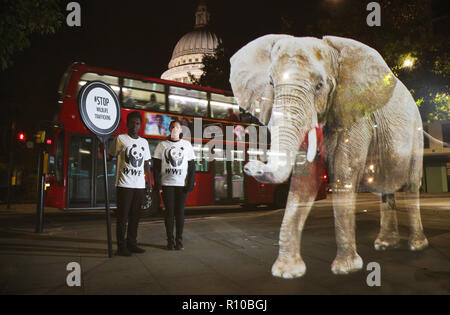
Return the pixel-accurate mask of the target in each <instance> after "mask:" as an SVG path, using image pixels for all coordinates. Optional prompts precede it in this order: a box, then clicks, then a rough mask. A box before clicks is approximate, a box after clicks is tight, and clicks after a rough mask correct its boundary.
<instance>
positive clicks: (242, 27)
mask: <svg viewBox="0 0 450 315" xmlns="http://www.w3.org/2000/svg"><path fill="white" fill-rule="evenodd" d="M339 1H345V0H315V1H311V0H310V1H303V0H295V1H280V0H278V1H248V0H247V1H244V0H241V1H235V0H231V1H217V0H209V1H207V4H208V9H209V11H210V13H211V28H212V29H213V31H214V32H215V33H216V34H217V35H218V36H220V37H221V38H223V40H224V42H225V44H226V49H228V50H229V51H230V52H232V53H233V52H235V51H236V50H238V49H239V48H240V47H242V46H243V45H245V44H246V43H247V42H249V41H251V40H253V39H255V38H257V37H259V36H262V35H265V34H270V33H282V32H283V27H282V23H281V16H285V15H289V16H291V17H294V19H295V27H296V32H297V34H298V36H309V35H316V34H308V25H310V24H312V23H314V20H315V19H317V17H319V16H321V15H323V14H328V13H329V12H324V10H331V11H333V10H338V9H339V7H338V6H337V4H336V3H335V2H339ZM63 2H64V1H63ZM68 2H70V1H65V3H68ZM78 2H79V3H80V5H81V8H82V16H81V23H82V26H81V27H68V26H67V25H66V24H65V21H64V24H63V26H62V27H61V28H60V29H59V31H58V32H57V33H56V34H55V35H50V36H46V37H43V36H37V35H36V36H34V37H33V38H32V42H31V47H30V48H27V49H25V50H24V51H23V52H21V53H19V54H17V55H16V57H15V58H14V65H13V66H12V67H11V68H9V69H8V70H7V71H5V72H4V73H0V80H1V81H0V83H1V87H0V93H1V94H0V104H2V106H5V105H6V106H8V107H10V106H13V107H16V108H19V114H20V115H23V117H24V119H23V120H22V121H23V122H22V124H25V125H26V126H27V127H28V128H36V121H37V120H39V119H52V116H53V113H54V111H55V109H56V100H57V98H56V96H57V94H56V92H57V86H58V82H59V80H60V78H61V75H62V74H63V72H64V71H65V69H66V68H67V66H69V65H70V64H71V63H72V62H74V61H83V62H85V63H87V64H89V65H95V66H99V67H104V68H109V69H113V70H119V71H123V72H130V73H138V74H144V75H147V76H150V77H156V78H159V77H160V75H161V74H162V73H163V72H164V71H165V70H166V69H167V65H168V63H169V60H170V58H171V54H172V50H173V48H174V46H175V44H176V43H177V41H178V40H179V39H180V38H181V37H182V36H183V35H184V34H186V33H188V32H189V31H191V30H192V29H193V26H194V22H195V17H194V13H195V11H196V8H197V5H198V3H199V1H198V0H184V1H168V0H163V1H154V0H152V1H137V0H128V1H113V0H108V1H105V0H101V1H100V0H89V1H78ZM363 2H364V3H369V2H370V1H363ZM324 3H327V5H324ZM67 14H68V12H67ZM367 14H368V12H367V11H364V10H362V11H361V20H362V21H363V22H365V20H366V16H367ZM33 124H34V126H33Z"/></svg>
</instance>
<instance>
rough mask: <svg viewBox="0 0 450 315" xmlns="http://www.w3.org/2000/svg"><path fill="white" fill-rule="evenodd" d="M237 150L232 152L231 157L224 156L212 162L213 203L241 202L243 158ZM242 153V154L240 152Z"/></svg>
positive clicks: (243, 195)
mask: <svg viewBox="0 0 450 315" xmlns="http://www.w3.org/2000/svg"><path fill="white" fill-rule="evenodd" d="M240 155H241V154H239V152H236V151H234V152H232V159H231V160H230V161H227V160H226V159H225V157H223V158H220V159H216V160H214V162H213V175H214V176H213V185H214V191H213V193H214V203H215V204H237V203H243V202H244V198H245V194H244V187H245V185H244V160H243V159H241V158H240ZM242 155H243V154H242Z"/></svg>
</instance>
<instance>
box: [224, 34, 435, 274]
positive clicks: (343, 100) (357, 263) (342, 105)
mask: <svg viewBox="0 0 450 315" xmlns="http://www.w3.org/2000/svg"><path fill="white" fill-rule="evenodd" d="M230 62H231V74H230V82H231V85H232V88H233V92H234V95H235V97H236V99H237V101H238V103H239V105H240V106H241V107H243V108H245V109H247V110H248V111H250V112H251V113H253V114H254V115H255V116H257V117H258V118H259V119H260V120H261V122H262V123H264V124H267V125H268V128H269V130H270V132H271V150H270V151H271V154H269V157H268V161H267V163H262V162H261V161H258V160H256V161H251V162H249V163H247V164H246V166H245V172H246V173H247V174H249V175H251V176H254V177H255V178H256V179H257V180H259V181H260V182H263V183H283V182H285V181H286V180H288V178H289V177H290V176H291V174H292V176H291V184H290V190H289V195H288V200H287V205H286V210H285V213H284V218H283V222H282V225H281V229H280V236H279V246H280V247H279V255H278V258H277V260H276V261H275V263H274V265H273V266H272V274H273V275H274V276H278V277H283V278H295V277H301V276H302V275H303V274H304V273H305V271H306V267H305V264H304V262H303V260H302V257H301V254H300V245H301V234H302V230H303V226H304V224H305V220H306V218H307V216H308V214H309V211H310V209H311V206H312V204H313V202H314V200H315V196H316V193H317V189H318V186H319V182H320V179H319V178H317V181H309V182H306V181H304V180H303V181H302V180H301V176H300V175H297V174H301V173H302V172H301V171H300V172H298V171H297V172H296V168H301V167H305V166H304V165H300V164H298V163H296V162H295V161H296V156H297V154H299V146H300V145H301V144H302V142H303V141H304V139H305V137H308V139H309V147H313V148H314V149H311V150H310V149H309V147H308V154H307V157H308V161H309V162H311V161H312V160H313V159H314V156H315V151H316V148H315V143H314V141H315V130H316V129H315V127H316V126H317V125H318V124H319V123H321V124H323V126H324V137H325V140H324V141H325V151H326V161H327V172H328V176H329V178H330V182H331V183H332V186H333V187H334V188H335V192H333V195H332V203H333V209H334V210H333V211H334V218H335V233H336V243H337V255H336V258H335V260H334V261H333V263H332V266H331V269H332V272H333V273H335V274H347V273H350V272H353V271H356V270H359V269H361V268H362V266H363V261H362V259H361V257H360V256H359V255H358V253H357V250H356V242H355V198H356V196H355V192H356V190H357V187H358V184H359V182H360V179H361V176H363V174H364V172H365V171H366V170H367V166H368V165H373V166H372V167H371V168H372V169H373V167H375V171H374V173H375V176H374V178H375V181H374V182H373V183H372V184H371V187H372V188H373V191H374V192H378V193H381V194H382V200H381V204H380V210H381V222H380V232H379V234H378V237H377V238H376V240H375V243H374V246H375V248H376V249H377V250H383V249H386V248H388V247H397V246H398V243H399V233H398V227H397V216H396V212H395V208H396V206H395V198H394V193H395V192H396V191H398V190H399V189H401V188H403V189H404V190H405V191H406V192H407V193H406V198H405V203H406V207H407V210H408V215H409V223H410V237H409V247H410V249H411V250H421V249H424V248H425V247H427V246H428V241H427V239H426V237H425V235H424V233H423V228H422V222H421V217H420V208H419V187H420V180H421V172H422V158H423V156H422V155H423V134H422V121H421V118H420V114H419V111H418V109H417V106H416V104H415V102H414V100H413V98H412V96H411V94H410V93H409V91H408V90H407V88H406V87H405V86H404V85H403V84H402V82H400V81H399V80H398V79H397V78H396V77H395V76H394V75H393V74H392V72H391V70H390V69H389V67H388V66H387V64H386V63H385V61H384V60H383V58H382V57H381V56H380V54H379V53H378V52H377V51H376V50H374V49H372V48H370V47H368V46H366V45H364V44H362V43H360V42H358V41H355V40H352V39H347V38H340V37H334V36H325V37H323V39H318V38H312V37H302V38H299V37H292V36H289V35H266V36H263V37H260V38H258V39H256V40H254V41H252V42H250V43H248V44H247V45H246V46H244V47H243V48H241V49H240V50H239V51H238V52H237V53H236V54H235V55H234V56H233V57H232V58H231V60H230Z"/></svg>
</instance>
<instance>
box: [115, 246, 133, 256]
mask: <svg viewBox="0 0 450 315" xmlns="http://www.w3.org/2000/svg"><path fill="white" fill-rule="evenodd" d="M117 255H118V256H125V257H129V256H131V252H130V251H129V250H128V248H126V247H122V248H119V249H117Z"/></svg>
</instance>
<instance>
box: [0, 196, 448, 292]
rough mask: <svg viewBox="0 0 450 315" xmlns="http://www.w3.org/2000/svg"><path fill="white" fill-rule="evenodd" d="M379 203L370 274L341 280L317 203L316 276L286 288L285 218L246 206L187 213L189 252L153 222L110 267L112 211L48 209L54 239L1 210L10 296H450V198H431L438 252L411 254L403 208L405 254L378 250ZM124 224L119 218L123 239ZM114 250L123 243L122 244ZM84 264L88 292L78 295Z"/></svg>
mask: <svg viewBox="0 0 450 315" xmlns="http://www.w3.org/2000/svg"><path fill="white" fill-rule="evenodd" d="M378 200H379V197H378V196H375V195H371V194H360V195H359V196H358V202H357V212H356V225H357V231H356V238H357V247H358V253H359V254H360V256H361V257H362V258H363V261H364V268H363V270H361V271H358V272H355V273H352V274H349V275H345V276H337V275H334V274H332V272H331V263H332V262H333V259H334V258H335V255H336V241H335V233H334V221H333V212H332V208H331V200H330V199H327V200H321V201H318V202H316V203H315V205H314V208H313V209H312V211H311V215H310V217H309V218H308V220H307V222H306V225H305V229H304V233H303V238H302V257H303V259H304V261H305V263H306V267H307V271H306V274H305V275H304V276H303V277H302V278H299V279H292V280H285V279H279V278H275V277H273V276H272V275H271V272H270V270H271V267H272V264H273V262H274V261H275V259H276V257H277V253H278V234H279V229H280V224H281V221H282V217H283V213H284V210H283V209H278V210H269V209H266V208H257V209H253V210H246V209H242V208H240V207H225V208H224V207H207V208H201V209H199V208H189V209H187V210H186V221H185V233H184V240H185V241H184V245H185V250H184V251H168V250H166V249H165V245H166V240H165V228H164V222H163V220H162V218H161V217H144V218H143V219H142V220H141V224H140V227H139V237H138V242H139V246H141V247H143V248H144V249H146V252H145V253H143V254H134V255H133V256H132V257H119V256H113V257H112V258H108V251H107V241H106V239H107V238H106V223H105V216H104V213H103V212H99V211H96V212H76V213H67V212H63V211H60V210H58V209H52V208H46V209H45V227H44V233H41V234H37V233H34V229H35V219H36V218H35V205H33V204H14V205H12V207H11V209H6V207H5V205H1V206H0V294H2V295H4V294H19V295H22V294H47V295H53V294H68V295H72V294H75V295H91V294H133V295H134V294H145V295H258V296H259V295H304V294H340V295H341V294H445V295H447V294H449V293H450V193H448V194H426V195H423V196H422V198H421V208H422V221H423V226H424V230H425V234H426V236H427V237H428V240H429V243H430V246H429V248H428V249H426V250H425V251H422V252H411V251H409V250H408V249H407V240H408V227H407V224H408V219H407V215H406V212H405V209H404V207H403V205H402V203H401V202H400V201H399V202H398V206H399V210H398V220H399V231H400V235H401V244H400V245H401V246H400V248H398V249H392V250H387V251H382V252H379V251H376V250H375V249H374V247H373V242H374V240H375V238H376V236H377V234H378V229H379V211H378ZM114 231H115V218H113V239H114V240H115V236H114ZM113 247H114V251H115V250H116V244H115V243H114V244H113ZM71 262H76V263H78V264H79V266H80V267H81V273H80V275H81V282H80V286H73V287H69V286H68V285H67V282H66V280H67V278H68V275H69V274H71V272H72V271H73V269H69V270H67V265H68V264H69V263H71ZM370 262H376V263H378V264H379V266H380V286H372V287H371V286H369V285H368V282H367V279H368V278H370V277H371V276H370V274H371V270H367V265H368V264H369V263H370Z"/></svg>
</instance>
